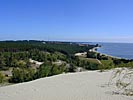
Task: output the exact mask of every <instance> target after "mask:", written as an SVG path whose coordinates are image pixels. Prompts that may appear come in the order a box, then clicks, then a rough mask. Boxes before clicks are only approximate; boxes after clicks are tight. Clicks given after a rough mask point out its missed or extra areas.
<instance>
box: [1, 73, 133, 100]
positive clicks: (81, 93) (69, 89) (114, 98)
mask: <svg viewBox="0 0 133 100" xmlns="http://www.w3.org/2000/svg"><path fill="white" fill-rule="evenodd" d="M110 75H111V71H109V72H102V73H101V72H98V71H87V72H78V73H70V74H61V75H56V76H52V77H47V78H41V79H38V80H34V81H31V82H26V83H20V84H15V85H10V86H6V87H0V100H133V97H131V96H124V95H114V94H112V91H113V88H112V87H108V86H107V83H108V81H109V78H110Z"/></svg>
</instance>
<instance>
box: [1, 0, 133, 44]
mask: <svg viewBox="0 0 133 100" xmlns="http://www.w3.org/2000/svg"><path fill="white" fill-rule="evenodd" d="M132 4H133V1H132V0H1V3H0V12H1V16H0V40H45V41H47V40H49V41H73V42H116V43H118V42H119V43H133V28H132V26H133V13H132V11H133V6H132Z"/></svg>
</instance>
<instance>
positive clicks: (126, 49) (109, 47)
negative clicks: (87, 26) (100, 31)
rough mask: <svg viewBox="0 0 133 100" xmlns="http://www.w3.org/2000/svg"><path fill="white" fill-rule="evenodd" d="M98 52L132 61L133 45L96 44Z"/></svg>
mask: <svg viewBox="0 0 133 100" xmlns="http://www.w3.org/2000/svg"><path fill="white" fill-rule="evenodd" d="M98 44H100V45H101V47H100V48H98V49H97V51H98V52H100V53H104V54H108V55H111V56H115V57H121V58H126V59H133V43H98Z"/></svg>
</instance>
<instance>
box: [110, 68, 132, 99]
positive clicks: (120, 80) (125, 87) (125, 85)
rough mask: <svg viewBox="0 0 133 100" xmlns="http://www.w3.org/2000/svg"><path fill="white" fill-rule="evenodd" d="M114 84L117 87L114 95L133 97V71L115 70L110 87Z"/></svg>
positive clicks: (126, 69)
mask: <svg viewBox="0 0 133 100" xmlns="http://www.w3.org/2000/svg"><path fill="white" fill-rule="evenodd" d="M112 84H113V85H115V86H116V90H115V91H114V94H123V95H128V96H133V69H132V68H119V69H115V70H114V71H113V73H112V76H111V78H110V82H109V85H112Z"/></svg>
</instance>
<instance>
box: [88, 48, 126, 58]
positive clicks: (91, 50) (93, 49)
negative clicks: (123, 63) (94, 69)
mask: <svg viewBox="0 0 133 100" xmlns="http://www.w3.org/2000/svg"><path fill="white" fill-rule="evenodd" d="M98 48H101V47H99V46H98V47H94V48H92V49H90V50H89V51H90V52H96V53H99V54H100V55H104V56H107V57H111V58H116V59H126V60H127V58H122V57H116V56H112V55H109V54H105V53H101V52H98V51H97V49H98Z"/></svg>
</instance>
